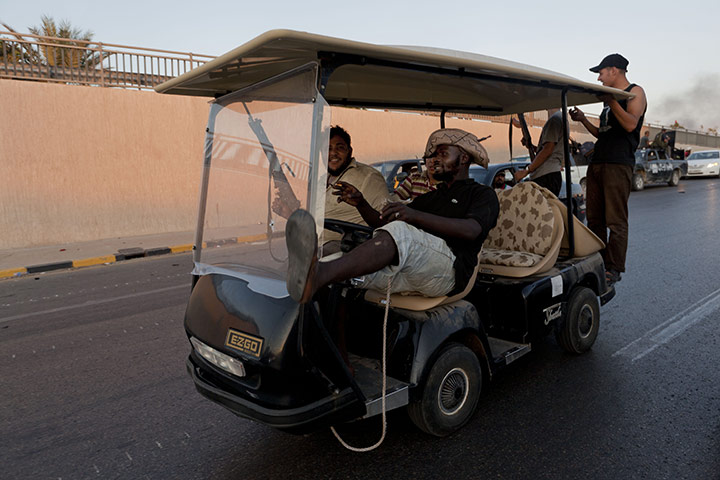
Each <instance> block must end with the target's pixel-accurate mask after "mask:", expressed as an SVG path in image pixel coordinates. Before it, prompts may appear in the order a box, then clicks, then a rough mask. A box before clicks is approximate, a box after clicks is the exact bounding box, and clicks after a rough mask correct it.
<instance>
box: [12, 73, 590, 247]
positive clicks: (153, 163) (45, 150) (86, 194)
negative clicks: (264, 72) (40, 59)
mask: <svg viewBox="0 0 720 480" xmlns="http://www.w3.org/2000/svg"><path fill="white" fill-rule="evenodd" d="M0 112H2V114H1V115H0V179H2V184H1V185H2V187H1V188H0V232H1V233H0V249H7V248H16V247H30V246H39V245H53V244H60V243H68V242H81V241H89V240H96V239H102V238H112V237H122V236H132V235H145V234H156V233H167V232H181V231H189V230H192V229H194V226H195V215H196V209H197V197H198V193H197V192H198V185H199V181H200V174H201V165H202V155H203V142H204V130H205V123H206V120H207V115H208V102H207V100H206V99H202V98H189V97H178V96H165V95H158V94H156V93H153V92H140V91H133V90H119V89H108V88H96V87H82V86H68V85H55V84H47V83H37V82H25V81H16V80H0ZM332 115H333V117H332V123H333V124H339V125H343V126H344V127H345V128H346V129H347V130H348V131H349V132H350V134H351V136H352V139H353V147H354V151H355V156H356V157H357V159H358V160H359V161H362V162H366V163H373V162H378V161H383V160H390V159H401V158H414V157H419V156H421V155H422V154H423V151H424V148H425V142H426V140H427V137H428V134H430V133H431V132H432V131H434V130H435V129H437V128H439V118H438V117H433V116H423V115H417V114H405V113H388V112H381V111H363V110H355V109H342V108H339V109H333V113H332ZM447 126H448V127H459V128H463V129H466V130H468V131H471V132H473V133H475V134H476V135H478V136H480V137H484V136H487V135H492V137H491V138H489V139H488V140H486V141H485V142H484V145H485V146H486V148H487V149H488V151H489V153H490V158H491V161H492V162H505V161H508V159H509V158H510V156H509V150H508V126H507V124H494V123H490V122H487V121H472V120H458V119H453V118H448V120H447ZM532 135H533V138H534V139H537V138H538V136H539V128H533V129H532ZM573 136H574V137H575V138H576V140H578V141H585V140H587V139H590V137H589V136H588V135H585V134H581V133H577V132H573ZM513 138H514V140H515V142H514V146H513V154H514V155H516V156H517V155H524V154H525V150H524V148H523V147H522V146H521V145H520V142H519V139H520V134H519V131H518V130H516V131H515V132H514V135H513Z"/></svg>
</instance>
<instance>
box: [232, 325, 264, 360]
mask: <svg viewBox="0 0 720 480" xmlns="http://www.w3.org/2000/svg"><path fill="white" fill-rule="evenodd" d="M262 344H263V339H262V338H259V337H254V336H252V335H249V334H247V333H243V332H240V331H238V330H233V329H232V328H231V329H229V330H228V334H227V338H226V339H225V345H227V346H228V347H230V348H233V349H235V350H238V351H240V352H242V353H246V354H248V355H252V356H253V357H255V358H259V357H260V350H261V349H262Z"/></svg>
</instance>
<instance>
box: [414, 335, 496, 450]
mask: <svg viewBox="0 0 720 480" xmlns="http://www.w3.org/2000/svg"><path fill="white" fill-rule="evenodd" d="M481 389H482V369H481V368H480V363H479V362H478V359H477V357H476V356H475V354H474V353H473V352H472V351H471V350H470V349H469V348H467V347H466V346H464V345H461V344H459V343H451V344H449V345H447V346H446V347H445V348H443V350H442V351H441V353H440V355H439V356H438V358H437V360H436V361H435V363H434V364H433V366H432V368H431V369H430V373H429V374H428V377H427V380H426V381H425V386H424V388H423V391H422V397H421V399H420V400H418V401H416V402H412V403H410V405H408V414H409V415H410V419H411V420H412V421H413V423H414V424H415V425H417V426H418V428H420V429H421V430H422V431H424V432H426V433H429V434H431V435H435V436H438V437H444V436H446V435H450V434H451V433H453V432H455V431H456V430H458V429H459V428H460V427H462V426H463V425H465V424H466V423H467V422H468V420H470V417H472V414H473V413H474V412H475V408H476V407H477V403H478V398H479V397H480V390H481Z"/></svg>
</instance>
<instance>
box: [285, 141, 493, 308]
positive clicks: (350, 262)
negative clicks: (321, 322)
mask: <svg viewBox="0 0 720 480" xmlns="http://www.w3.org/2000/svg"><path fill="white" fill-rule="evenodd" d="M425 157H426V158H427V157H433V158H435V159H436V161H435V162H434V165H433V176H434V177H435V178H436V179H437V180H439V181H442V182H444V183H442V184H440V185H439V186H438V188H437V190H435V191H433V192H428V193H426V194H424V195H421V196H419V197H417V198H416V199H415V200H413V201H412V202H411V203H410V204H407V205H406V204H403V203H400V202H392V203H389V204H388V205H386V206H385V207H384V208H383V209H382V211H381V212H378V211H377V210H375V209H374V208H372V206H371V205H370V204H369V203H368V201H367V200H366V199H365V198H364V196H363V194H362V193H361V192H360V191H359V190H358V189H357V188H355V187H354V186H352V185H350V184H348V183H345V182H338V183H337V184H336V186H335V190H336V191H335V192H333V193H334V194H335V195H337V196H338V198H339V199H340V200H341V201H342V202H344V203H347V204H348V205H352V206H354V207H355V208H356V209H357V210H358V212H359V213H360V214H361V215H362V217H363V218H364V219H365V221H366V222H367V223H368V225H370V226H371V227H373V228H375V229H376V230H375V234H374V237H373V239H372V240H369V241H367V242H365V243H363V244H361V245H360V246H358V247H357V248H355V249H354V250H352V251H350V252H349V253H347V254H345V255H344V256H343V257H341V258H339V259H337V260H333V261H329V262H318V260H317V237H316V232H315V222H314V221H313V218H312V216H311V215H310V214H309V213H308V212H307V211H305V210H296V211H295V212H294V213H293V214H292V216H291V217H290V220H289V221H288V224H287V227H286V230H285V238H286V242H287V246H288V258H289V266H288V277H287V288H288V292H289V293H290V296H291V297H292V298H293V299H294V300H296V301H298V302H300V303H307V302H309V301H310V300H311V299H312V297H313V295H314V294H315V292H316V291H317V290H318V289H319V288H320V287H323V286H325V285H328V284H330V283H332V282H338V281H343V280H348V279H351V278H355V277H359V276H364V277H363V279H362V282H361V285H360V287H361V288H367V289H376V290H385V289H386V288H388V283H389V282H391V285H390V290H391V292H417V293H420V294H422V295H427V296H442V295H452V294H454V293H456V292H460V291H462V290H463V289H464V288H465V286H466V285H467V282H468V281H469V279H470V277H471V276H472V273H473V271H474V269H475V265H476V264H477V256H478V253H479V251H480V248H481V247H482V243H483V241H484V240H485V238H486V237H487V234H488V232H489V231H490V230H491V229H492V228H493V227H494V226H495V223H496V221H497V216H498V211H499V205H498V200H497V196H496V194H495V192H494V191H493V190H492V189H491V188H490V187H487V186H484V185H480V184H479V183H476V182H475V181H474V180H472V179H470V178H469V176H468V170H469V167H470V162H476V163H479V164H481V165H483V166H485V167H487V164H488V155H487V152H486V151H485V148H483V146H482V145H480V142H479V140H478V139H477V137H476V136H475V135H473V134H471V133H468V132H465V131H463V130H459V129H455V128H449V129H441V130H437V131H435V132H433V133H432V134H431V135H430V138H429V139H428V142H427V147H426V149H425Z"/></svg>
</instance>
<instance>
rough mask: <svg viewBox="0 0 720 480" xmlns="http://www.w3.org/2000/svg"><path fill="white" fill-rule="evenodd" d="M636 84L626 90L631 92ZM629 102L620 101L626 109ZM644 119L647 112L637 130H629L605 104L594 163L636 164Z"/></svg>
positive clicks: (639, 122)
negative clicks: (636, 154) (636, 152)
mask: <svg viewBox="0 0 720 480" xmlns="http://www.w3.org/2000/svg"><path fill="white" fill-rule="evenodd" d="M635 86H636V85H635V84H634V83H632V84H630V85H629V86H628V87H627V88H626V89H625V91H626V92H629V91H630V90H632V88H633V87H635ZM627 102H628V101H627V100H620V101H619V102H618V103H619V104H620V106H621V107H622V109H623V110H625V111H627ZM644 120H645V112H643V114H642V116H641V117H640V120H638V123H637V126H636V127H635V130H633V131H632V132H628V131H627V130H625V129H624V128H623V126H622V125H620V122H619V121H618V119H617V118H616V117H615V114H614V113H613V112H612V110H610V107H609V106H607V105H605V108H604V109H603V111H602V113H601V114H600V127H598V139H597V141H596V142H595V151H594V153H593V158H592V163H621V164H624V165H630V166H631V167H632V166H634V165H635V150H637V146H638V144H639V143H640V130H641V129H642V125H643V121H644Z"/></svg>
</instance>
